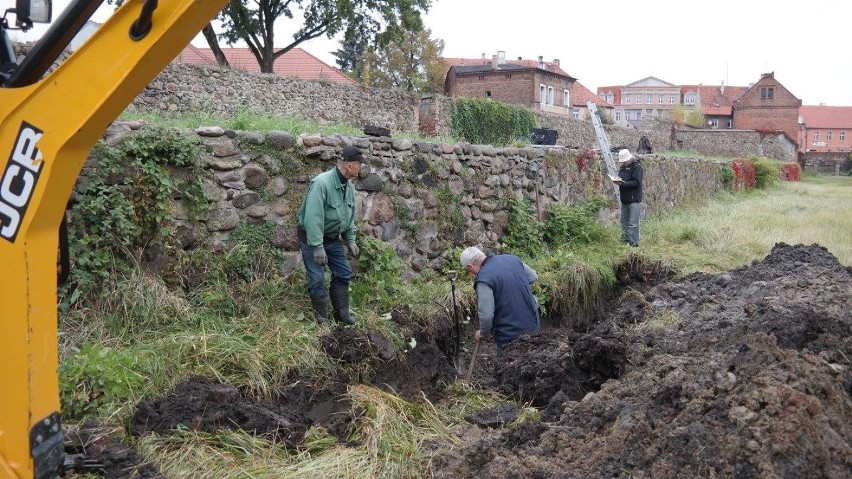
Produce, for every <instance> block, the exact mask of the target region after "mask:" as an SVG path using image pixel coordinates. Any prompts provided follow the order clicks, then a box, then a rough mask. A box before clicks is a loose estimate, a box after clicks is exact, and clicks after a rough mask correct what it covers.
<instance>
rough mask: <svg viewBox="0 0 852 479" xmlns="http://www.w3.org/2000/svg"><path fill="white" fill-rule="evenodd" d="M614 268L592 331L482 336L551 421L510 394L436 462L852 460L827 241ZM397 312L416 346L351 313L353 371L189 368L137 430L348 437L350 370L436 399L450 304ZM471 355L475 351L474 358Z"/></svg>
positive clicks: (733, 469) (687, 465)
mask: <svg viewBox="0 0 852 479" xmlns="http://www.w3.org/2000/svg"><path fill="white" fill-rule="evenodd" d="M616 275H617V278H618V284H617V285H616V287H615V288H614V289H613V290H612V291H611V292H610V293H609V294H608V295H607V297H606V298H604V300H603V301H602V302H601V308H600V311H599V313H597V314H595V318H594V320H593V321H591V322H590V323H584V324H587V325H586V326H585V327H584V328H583V330H579V331H578V330H574V329H572V328H570V327H568V326H567V325H548V324H549V323H548V322H547V321H545V327H544V329H543V333H544V334H539V335H535V336H529V337H523V338H520V339H518V340H516V341H514V342H512V343H511V344H510V345H508V346H507V347H505V348H504V349H503V350H502V351H497V349H496V348H495V347H494V345H493V343H489V342H484V343H483V344H482V346H481V349H480V352H479V355H478V358H477V367H476V368H475V369H474V372H473V384H474V385H475V386H476V387H479V388H482V389H490V390H495V391H498V392H500V393H502V394H505V395H507V396H509V397H512V398H513V399H517V400H519V401H523V402H527V403H530V404H532V405H534V406H536V407H538V408H540V409H541V410H542V411H543V413H542V417H541V420H540V421H534V422H528V423H526V424H523V425H521V426H519V427H516V428H514V429H504V428H501V427H499V426H500V425H502V424H504V423H505V422H507V421H505V420H503V419H505V418H503V419H500V420H494V418H495V417H502V416H506V417H510V416H512V413H513V412H512V411H511V408H509V409H505V408H498V409H496V410H490V411H483V412H482V413H481V414H480V415H479V416H477V415H476V414H474V415H471V418H469V421H470V422H471V423H472V424H471V425H469V426H468V427H467V428H465V429H464V430H463V431H461V432H460V435H459V437H460V441H461V443H462V445H461V446H456V447H455V448H454V449H452V450H442V449H440V448H441V447H443V446H438V447H439V449H438V451H436V452H437V453H438V456H437V457H438V458H437V460H436V461H435V462H434V463H433V464H432V465H431V466H430V468H431V470H430V471H429V473H430V474H432V475H434V476H435V477H447V478H449V477H495V478H496V477H562V478H574V477H577V478H580V477H625V478H626V477H684V478H685V477H716V476H724V477H830V478H831V477H837V478H840V477H850V475H852V460H850V459H849V458H850V457H852V450H850V447H849V444H850V443H852V427H851V426H850V425H849V421H848V418H849V417H852V402H850V394H852V375H850V372H849V367H850V362H849V361H850V359H849V358H850V357H852V339H850V327H851V326H850V325H852V320H850V313H849V307H850V304H849V302H850V299H849V291H852V271H850V268H847V267H843V266H841V265H840V264H839V263H838V262H837V260H836V259H835V258H834V257H833V256H832V255H831V254H830V253H828V252H827V251H826V250H825V249H823V248H821V247H819V246H817V245H813V246H802V245H797V246H789V245H785V244H779V245H776V247H775V248H773V250H772V252H771V253H770V255H769V256H767V257H766V258H765V259H764V260H763V261H756V262H754V263H753V264H752V265H749V266H745V267H742V268H739V269H736V270H734V271H731V272H728V273H723V274H717V275H706V274H693V275H690V276H687V277H685V278H683V279H681V280H678V281H673V280H671V277H672V272H671V271H669V270H667V269H666V268H664V267H662V266H660V265H658V264H650V263H646V262H644V261H642V259H641V257H638V256H631V257H630V258H629V259H628V260H627V261H625V262H624V263H623V264H622V265H620V266H619V267H618V268H617V271H616ZM448 309H449V308H448ZM392 319H393V321H394V322H395V323H396V325H397V327H398V329H399V331H400V337H403V338H414V339H415V341H416V344H417V345H416V347H414V348H412V349H410V350H408V351H406V352H398V351H397V349H396V348H394V346H393V344H392V343H391V341H390V340H389V339H387V338H385V337H384V336H383V335H382V334H381V333H379V332H378V331H365V330H361V329H351V328H350V329H336V330H333V331H332V332H331V333H329V334H327V335H325V336H324V337H323V338H322V339H321V344H322V347H323V349H324V351H325V352H326V354H328V355H329V357H331V358H334V359H336V360H338V361H339V362H340V363H341V364H342V365H345V366H346V367H344V368H341V370H344V371H347V373H346V374H344V373H341V374H340V375H339V376H338V377H336V378H332V379H323V380H319V379H317V378H308V377H303V378H293V380H292V382H291V383H290V384H289V385H287V386H284V387H282V388H281V389H280V390H279V391H278V394H276V395H275V396H274V397H272V398H269V399H266V400H264V401H262V402H257V401H255V400H253V399H251V398H249V397H247V396H246V395H245V394H242V393H241V392H240V391H239V390H237V388H234V387H233V386H229V385H227V384H220V383H217V382H215V381H213V380H210V379H207V378H201V377H193V378H189V379H187V380H186V381H184V382H183V383H181V384H179V385H178V386H177V387H176V388H175V389H174V390H173V391H171V392H169V393H167V394H166V395H164V396H163V397H159V398H152V399H149V400H147V401H144V402H142V403H140V404H139V405H138V407H137V410H136V413H135V414H134V416H133V419H132V423H131V427H130V432H131V434H133V435H141V434H146V433H149V432H157V433H159V434H169V432H170V431H172V430H174V429H175V428H177V427H178V426H182V427H189V428H191V429H196V430H202V431H209V432H214V431H217V430H220V429H223V428H239V429H242V430H245V431H248V432H250V433H253V434H257V435H259V436H263V437H268V438H269V439H271V440H273V441H276V442H277V443H281V444H283V445H285V446H288V447H295V448H298V447H299V446H300V445H301V443H302V441H303V439H304V435H305V432H306V431H307V430H308V429H309V428H310V427H312V426H320V427H323V428H324V429H325V430H326V431H328V432H329V433H330V434H332V435H334V436H335V437H337V438H338V440H339V441H341V442H342V443H346V441H347V438H348V437H349V433H350V431H351V427H352V425H353V421H355V420H357V417H358V416H359V414H360V411H357V410H355V409H354V408H353V407H352V404H351V403H350V402H349V400H348V399H347V398H346V391H347V388H348V386H349V385H350V384H353V383H362V384H371V385H374V386H376V387H378V388H381V389H383V390H386V391H390V392H393V393H395V394H397V395H399V396H401V397H404V398H407V399H410V400H420V399H421V398H422V397H423V396H425V397H426V398H428V399H429V400H431V401H436V400H439V399H440V398H441V397H442V396H443V395H444V394H445V387H446V385H447V384H449V383H452V382H453V381H456V380H458V379H459V377H458V373H457V371H456V369H455V368H454V367H453V366H452V364H451V361H450V360H449V358H450V353H449V352H450V350H451V349H450V348H451V345H452V343H453V341H452V338H453V335H452V332H453V320H452V317H451V316H449V315H441V316H439V317H436V318H431V320H428V321H424V320H422V318H421V319H418V318H416V317H414V316H413V315H412V314H411V312H410V310H408V309H407V308H402V307H401V308H397V309H396V310H394V311H393V313H392ZM473 327H474V325H473V324H469V325H467V328H468V330H467V331H466V332H465V337H467V338H470V337H472V328H473ZM470 355H471V351H470V350H469V349H467V348H466V349H465V350H463V351H462V355H461V362H462V363H463V364H468V362H469V360H470ZM498 359H499V360H498ZM495 426H497V427H495ZM125 468H126V466H125ZM137 473H138V474H142V471H141V470H140V471H137ZM155 473H156V471H153V472H152V474H155ZM115 477H120V476H115ZM138 477H157V476H156V475H151V476H145V475H139V476H138Z"/></svg>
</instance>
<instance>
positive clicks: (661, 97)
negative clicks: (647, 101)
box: [657, 95, 663, 105]
mask: <svg viewBox="0 0 852 479" xmlns="http://www.w3.org/2000/svg"><path fill="white" fill-rule="evenodd" d="M657 104H658V105H662V104H663V95H660V96H658V97H657Z"/></svg>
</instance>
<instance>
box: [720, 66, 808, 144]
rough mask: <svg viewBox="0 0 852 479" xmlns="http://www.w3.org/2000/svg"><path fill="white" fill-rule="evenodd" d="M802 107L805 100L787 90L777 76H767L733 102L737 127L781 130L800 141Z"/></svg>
mask: <svg viewBox="0 0 852 479" xmlns="http://www.w3.org/2000/svg"><path fill="white" fill-rule="evenodd" d="M801 106H802V100H800V99H798V98H796V97H795V96H794V95H793V94H792V93H790V91H789V90H787V89H786V88H784V85H782V84H781V83H779V82H778V80H776V79H775V74H774V73H764V74H763V75H761V76H760V80H759V81H758V82H757V83H755V84H754V85H752V86H751V87H749V89H748V90H746V91H745V93H743V94H742V96H740V97H739V98H738V99H737V101H735V102H734V105H733V113H734V128H736V129H739V130H764V131H781V132H784V133H785V134H786V135H787V136H788V137H789V138H790V140H791V141H794V142H797V139H798V138H799V107H801Z"/></svg>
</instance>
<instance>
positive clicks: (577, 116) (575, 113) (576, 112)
mask: <svg viewBox="0 0 852 479" xmlns="http://www.w3.org/2000/svg"><path fill="white" fill-rule="evenodd" d="M571 116H573V117H574V119H575V120H579V119H580V109H579V108H574V109H573V110H572V111H571Z"/></svg>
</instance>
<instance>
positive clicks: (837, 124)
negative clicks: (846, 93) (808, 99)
mask: <svg viewBox="0 0 852 479" xmlns="http://www.w3.org/2000/svg"><path fill="white" fill-rule="evenodd" d="M799 116H801V117H802V121H804V124H805V127H806V128H848V129H850V130H852V106H816V105H802V106H800V107H799Z"/></svg>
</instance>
